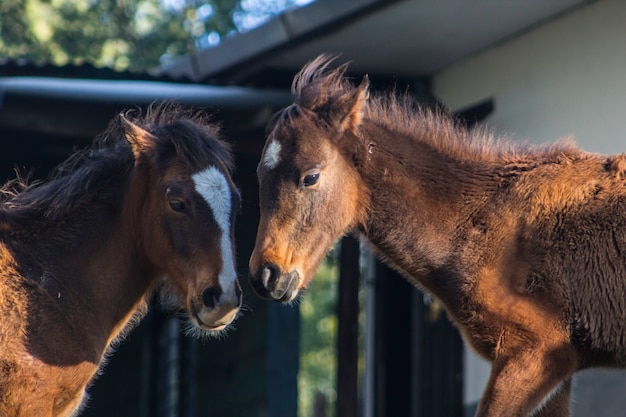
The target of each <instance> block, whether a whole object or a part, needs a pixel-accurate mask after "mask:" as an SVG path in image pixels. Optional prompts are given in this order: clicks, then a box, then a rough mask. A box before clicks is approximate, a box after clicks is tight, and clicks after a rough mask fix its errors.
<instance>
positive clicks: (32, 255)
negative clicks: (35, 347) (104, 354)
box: [16, 208, 149, 348]
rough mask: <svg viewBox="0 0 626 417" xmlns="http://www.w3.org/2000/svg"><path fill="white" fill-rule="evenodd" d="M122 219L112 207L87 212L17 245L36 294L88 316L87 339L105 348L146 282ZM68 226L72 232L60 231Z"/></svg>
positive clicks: (62, 311)
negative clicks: (89, 338) (36, 285)
mask: <svg viewBox="0 0 626 417" xmlns="http://www.w3.org/2000/svg"><path fill="white" fill-rule="evenodd" d="M126 223H127V221H126V220H125V219H124V218H123V217H122V216H119V215H117V214H114V213H112V212H111V210H110V208H107V209H96V210H88V212H86V213H83V214H78V215H76V216H73V217H72V219H67V220H60V221H59V223H56V224H50V225H48V226H47V227H46V228H45V229H44V230H43V232H42V234H41V235H39V236H36V237H34V238H28V237H26V238H25V239H24V242H21V241H19V240H21V239H19V238H18V239H17V240H18V242H17V243H16V248H18V251H19V255H20V256H19V257H20V258H21V259H22V260H23V261H24V264H25V266H26V268H24V269H23V272H22V273H23V274H24V275H26V276H27V278H28V279H29V280H31V281H35V282H37V283H38V284H39V285H40V287H41V288H42V289H43V290H44V291H41V292H38V294H39V296H40V297H46V298H47V299H46V300H45V301H46V303H47V302H48V298H50V299H56V300H55V301H56V302H55V305H56V306H57V309H58V310H59V312H60V315H61V316H69V317H72V316H73V317H77V316H81V315H82V317H89V320H90V328H91V329H92V330H90V332H91V334H90V335H89V337H92V338H96V339H98V340H100V342H98V343H103V348H106V346H107V345H108V344H109V342H110V341H111V338H112V337H115V336H116V335H117V333H119V331H121V330H122V329H123V327H124V326H125V324H126V322H127V321H128V320H129V319H130V318H131V316H132V315H133V313H134V312H135V310H137V309H138V308H140V307H141V306H142V302H143V295H144V293H145V292H146V290H147V287H148V285H149V280H148V279H146V271H145V270H142V265H141V260H140V257H139V256H138V254H137V251H136V250H135V248H134V247H133V241H132V236H130V231H129V228H128V224H126ZM67 228H73V229H74V230H73V231H70V232H59V230H65V229H67ZM60 234H66V236H60ZM46 303H43V304H44V305H45V304H46ZM70 313H71V314H70Z"/></svg>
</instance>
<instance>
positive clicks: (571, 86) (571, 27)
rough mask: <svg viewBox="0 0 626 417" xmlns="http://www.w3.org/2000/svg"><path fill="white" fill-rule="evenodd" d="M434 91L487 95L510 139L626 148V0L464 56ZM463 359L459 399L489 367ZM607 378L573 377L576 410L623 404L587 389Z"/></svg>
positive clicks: (477, 388) (475, 389)
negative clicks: (564, 140) (569, 138)
mask: <svg viewBox="0 0 626 417" xmlns="http://www.w3.org/2000/svg"><path fill="white" fill-rule="evenodd" d="M433 89H434V92H435V94H436V95H437V96H438V98H439V99H441V101H442V102H443V103H445V104H446V105H447V106H448V107H449V108H450V109H451V110H458V109H461V108H464V107H466V106H469V105H471V104H473V103H476V102H478V101H480V100H483V99H485V98H488V97H493V98H494V100H495V111H494V113H493V114H492V115H491V116H490V117H489V118H488V119H487V121H486V124H487V125H489V126H492V127H494V128H495V130H496V132H498V133H501V134H506V135H511V136H513V137H514V138H516V139H520V140H528V141H530V142H534V143H543V142H548V141H553V140H555V139H558V138H560V137H564V136H570V135H571V136H574V138H575V140H576V142H577V143H578V145H579V146H580V147H582V148H583V149H585V150H587V151H591V152H600V153H618V152H626V1H623V0H600V1H598V2H595V3H592V4H590V5H587V6H584V7H582V8H579V9H576V10H574V11H572V12H570V13H568V14H565V15H563V16H561V17H559V18H557V19H554V20H552V21H550V22H547V23H545V24H542V25H539V26H537V27H536V28H534V29H533V30H531V31H528V32H526V33H524V34H521V35H520V36H518V37H516V38H514V39H510V40H508V41H506V42H503V43H501V44H499V45H496V46H494V47H492V48H490V49H489V50H486V51H484V52H482V53H480V54H477V55H475V56H472V57H468V58H467V59H465V60H464V61H462V62H459V63H458V64H456V65H453V66H451V67H449V68H446V69H444V70H442V71H441V72H439V73H438V74H436V75H435V77H434V79H433ZM466 358H467V360H466V365H467V366H466V371H467V372H466V381H465V382H466V387H465V399H466V402H473V401H477V400H478V398H479V397H480V395H481V392H482V389H483V387H484V384H485V382H486V378H487V375H488V372H489V367H488V365H486V364H485V363H483V362H481V361H480V360H478V359H477V358H476V357H475V356H473V355H472V354H468V355H467V356H466ZM607 378H612V379H611V381H613V380H614V379H615V378H618V379H619V380H620V381H622V380H623V381H625V383H626V378H623V377H622V376H621V374H618V375H617V376H616V375H615V374H610V375H607V374H602V373H601V372H599V371H591V372H589V371H587V372H585V373H584V375H582V376H581V377H577V380H576V386H577V388H576V389H575V397H578V400H577V402H576V404H575V406H574V409H575V411H576V413H575V414H576V415H581V416H582V415H592V414H594V415H609V414H603V413H602V412H600V413H599V414H598V413H597V412H598V409H595V411H596V412H595V413H592V414H587V412H588V411H586V410H588V409H589V408H588V406H591V403H590V402H591V401H592V400H593V399H595V401H597V400H598V399H601V402H600V404H602V403H603V402H604V403H605V404H612V405H613V406H615V404H616V403H619V402H623V401H624V398H625V397H626V389H618V390H617V394H616V395H615V397H613V398H611V397H608V398H607V397H603V395H605V394H606V392H603V393H598V392H590V393H588V391H589V386H590V385H592V386H593V385H597V386H600V384H601V383H602V381H603V380H604V381H605V382H606V380H607ZM605 385H606V384H605ZM611 386H615V384H612V385H611ZM587 393H588V395H587ZM587 397H588V398H587ZM591 409H593V407H591ZM623 409H624V408H621V410H623Z"/></svg>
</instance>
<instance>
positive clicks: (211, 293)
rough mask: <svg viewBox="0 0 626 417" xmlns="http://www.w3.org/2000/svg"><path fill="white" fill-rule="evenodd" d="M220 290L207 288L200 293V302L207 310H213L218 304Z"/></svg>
mask: <svg viewBox="0 0 626 417" xmlns="http://www.w3.org/2000/svg"><path fill="white" fill-rule="evenodd" d="M220 295H222V290H221V289H220V288H218V287H209V288H207V289H206V290H204V292H203V293H202V302H203V303H204V305H205V306H206V307H207V308H208V309H209V310H213V309H214V308H215V306H216V305H217V304H218V303H219V299H220Z"/></svg>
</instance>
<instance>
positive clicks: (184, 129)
mask: <svg viewBox="0 0 626 417" xmlns="http://www.w3.org/2000/svg"><path fill="white" fill-rule="evenodd" d="M131 122H133V123H136V124H137V125H138V126H140V127H142V128H143V129H146V130H147V131H149V132H150V133H152V134H153V135H154V136H156V138H157V141H158V143H157V146H156V147H155V151H156V152H157V155H155V156H156V158H157V159H160V157H159V156H160V155H166V154H168V153H169V152H170V150H171V149H172V147H173V149H174V150H175V151H176V153H177V154H178V155H179V156H180V157H182V158H183V159H184V160H185V161H186V162H187V163H189V164H190V165H191V166H193V167H195V168H196V169H204V168H206V165H207V163H211V164H213V165H222V166H221V168H222V169H224V170H225V171H226V172H227V173H230V172H231V171H232V169H233V166H234V161H233V156H232V152H231V148H230V145H229V144H228V143H226V142H224V141H223V140H221V139H220V126H219V125H218V124H217V123H215V122H213V121H212V120H211V118H210V117H209V116H208V115H207V113H206V112H204V111H202V110H200V109H192V108H183V107H181V106H179V105H177V104H174V103H171V102H164V103H158V104H152V105H151V106H150V107H148V109H147V111H146V113H145V115H141V114H134V115H133V118H132V119H131ZM170 145H171V147H170ZM159 154H160V155H159ZM170 156H171V155H170Z"/></svg>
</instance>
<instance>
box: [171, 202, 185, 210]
mask: <svg viewBox="0 0 626 417" xmlns="http://www.w3.org/2000/svg"><path fill="white" fill-rule="evenodd" d="M170 208H171V209H172V210H174V211H175V212H177V213H184V212H185V203H183V202H182V201H180V200H170Z"/></svg>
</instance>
